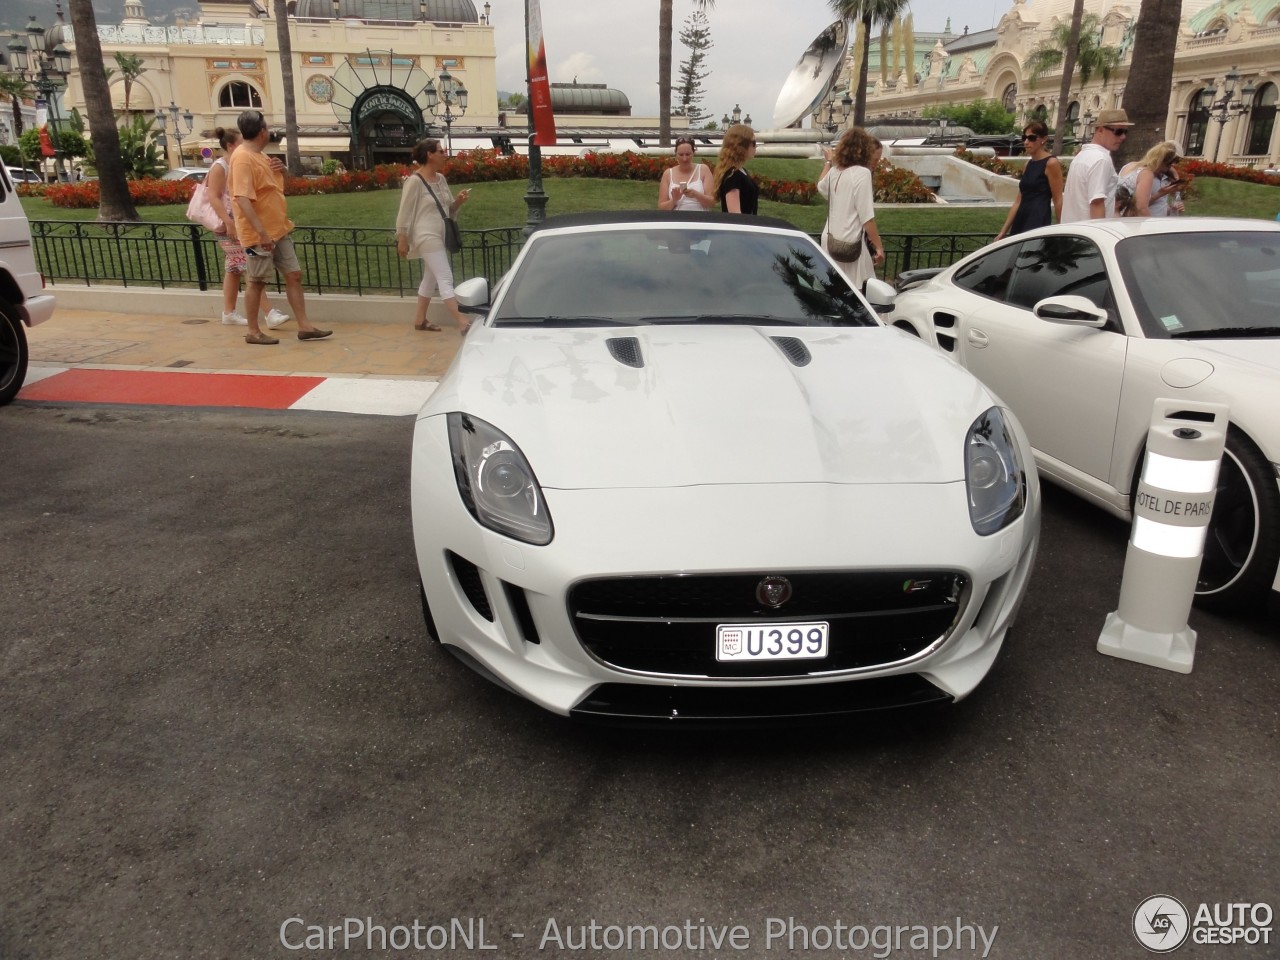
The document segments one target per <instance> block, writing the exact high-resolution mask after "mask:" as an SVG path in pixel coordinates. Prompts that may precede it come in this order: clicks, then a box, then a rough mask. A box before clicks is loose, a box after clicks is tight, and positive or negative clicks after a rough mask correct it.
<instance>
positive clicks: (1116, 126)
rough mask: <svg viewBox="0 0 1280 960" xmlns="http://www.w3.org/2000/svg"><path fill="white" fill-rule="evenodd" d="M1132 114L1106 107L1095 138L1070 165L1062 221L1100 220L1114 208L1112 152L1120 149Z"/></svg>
mask: <svg viewBox="0 0 1280 960" xmlns="http://www.w3.org/2000/svg"><path fill="white" fill-rule="evenodd" d="M1132 126H1133V124H1132V123H1130V122H1129V115H1128V114H1126V113H1125V112H1124V111H1123V110H1103V111H1102V112H1101V113H1099V114H1098V123H1097V126H1095V127H1094V128H1093V140H1092V141H1091V142H1089V143H1086V144H1085V145H1084V146H1083V147H1081V148H1080V152H1079V153H1077V154H1076V155H1075V156H1074V157H1072V159H1071V166H1070V167H1068V168H1067V186H1066V188H1065V189H1064V190H1063V191H1062V218H1061V222H1062V223H1074V222H1076V221H1078V220H1101V219H1102V218H1103V217H1106V216H1109V215H1110V213H1111V211H1112V210H1113V209H1114V208H1115V194H1116V183H1117V182H1118V180H1119V178H1118V177H1117V176H1116V165H1115V161H1113V160H1112V159H1111V154H1112V153H1114V152H1115V151H1116V150H1119V149H1120V145H1121V144H1123V143H1124V141H1125V137H1126V136H1128V134H1129V129H1130V128H1131V127H1132Z"/></svg>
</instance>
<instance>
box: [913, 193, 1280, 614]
mask: <svg viewBox="0 0 1280 960" xmlns="http://www.w3.org/2000/svg"><path fill="white" fill-rule="evenodd" d="M929 274H935V275H932V276H929ZM912 284H915V285H914V286H912ZM899 286H900V287H906V288H907V289H905V292H902V293H900V294H899V295H898V298H897V302H896V307H895V310H894V313H893V316H892V318H891V319H892V322H894V323H895V324H896V325H898V326H900V327H903V328H905V329H910V330H912V331H914V332H916V333H918V334H919V335H920V336H923V337H924V338H926V339H927V340H928V341H929V342H930V343H933V344H934V345H936V346H937V347H938V348H940V349H941V350H942V351H944V352H945V353H947V354H948V355H950V356H952V357H954V358H955V359H956V360H958V361H959V362H960V363H962V364H964V366H966V367H967V368H968V369H969V370H970V371H972V372H973V373H975V374H977V376H978V378H979V379H980V380H982V382H983V383H985V384H986V385H987V386H988V387H990V388H991V389H992V390H993V391H994V392H995V393H996V395H998V396H999V397H1000V398H1001V399H1002V400H1003V401H1004V402H1006V403H1007V404H1008V405H1009V407H1010V408H1011V409H1012V410H1013V411H1014V413H1016V414H1017V415H1018V418H1019V419H1020V420H1021V421H1022V423H1023V425H1024V426H1025V427H1026V430H1027V434H1028V435H1029V436H1030V437H1031V443H1032V445H1033V446H1034V447H1035V450H1036V462H1037V464H1038V465H1039V467H1040V471H1041V473H1042V474H1044V475H1045V476H1046V477H1048V478H1049V479H1051V480H1054V481H1056V482H1058V483H1060V484H1062V485H1063V486H1065V487H1066V488H1067V489H1068V490H1071V491H1072V492H1073V493H1076V494H1079V495H1081V496H1083V497H1085V498H1087V499H1089V500H1091V501H1093V502H1094V503H1097V504H1099V505H1100V506H1102V507H1104V508H1105V509H1107V510H1109V511H1111V512H1112V513H1114V514H1116V515H1117V516H1120V517H1124V518H1126V519H1127V518H1129V517H1130V516H1131V514H1130V502H1131V497H1132V495H1133V492H1134V490H1135V488H1136V484H1137V477H1138V475H1139V473H1140V471H1141V467H1142V458H1143V449H1144V446H1145V442H1146V438H1147V433H1148V429H1149V426H1150V423H1151V416H1152V410H1153V406H1154V404H1155V401H1156V400H1157V399H1160V398H1175V399H1176V398H1185V399H1186V400H1187V401H1212V402H1215V403H1225V404H1227V405H1228V406H1229V408H1230V414H1229V415H1230V420H1231V429H1230V432H1229V435H1228V438H1227V449H1226V454H1225V456H1224V457H1223V462H1222V468H1221V472H1220V476H1219V482H1218V491H1217V501H1216V505H1215V508H1214V513H1213V519H1212V523H1211V525H1210V529H1209V535H1208V541H1207V543H1206V546H1205V555H1204V560H1203V563H1202V564H1201V569H1200V579H1199V584H1198V587H1197V593H1198V598H1199V600H1200V602H1202V603H1208V604H1210V605H1215V604H1216V605H1218V606H1221V607H1225V608H1231V607H1235V606H1238V605H1241V604H1246V605H1248V604H1254V603H1257V602H1259V601H1262V600H1265V598H1266V597H1267V596H1268V593H1269V591H1271V590H1274V589H1280V575H1278V572H1277V568H1278V567H1280V487H1278V480H1277V473H1278V472H1280V467H1278V466H1277V464H1280V225H1277V224H1275V223H1272V222H1270V221H1263V220H1243V219H1242V220H1226V219H1208V218H1199V217H1163V218H1151V219H1120V220H1101V221H1099V220H1094V221H1088V222H1085V223H1071V224H1065V225H1060V226H1055V227H1045V228H1042V229H1040V230H1035V231H1032V232H1030V233H1026V234H1022V235H1020V236H1015V237H1011V238H1009V239H1007V240H1004V241H1001V242H1000V243H995V244H992V245H990V246H988V247H985V248H983V249H982V250H980V251H978V252H976V253H974V254H971V255H970V256H968V257H966V258H965V259H963V260H961V261H960V262H958V263H956V264H955V265H953V266H951V267H949V268H947V269H945V270H942V271H940V272H939V271H916V272H915V273H914V274H907V275H904V277H902V278H900V279H899Z"/></svg>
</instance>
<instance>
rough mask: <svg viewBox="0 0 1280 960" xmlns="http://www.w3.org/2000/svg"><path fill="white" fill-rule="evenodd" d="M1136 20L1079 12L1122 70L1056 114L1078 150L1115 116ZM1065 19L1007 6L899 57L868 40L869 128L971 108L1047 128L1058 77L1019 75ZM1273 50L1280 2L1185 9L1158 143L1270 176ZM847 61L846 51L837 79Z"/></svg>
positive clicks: (919, 36)
mask: <svg viewBox="0 0 1280 960" xmlns="http://www.w3.org/2000/svg"><path fill="white" fill-rule="evenodd" d="M1138 8H1139V2H1138V0H1130V2H1128V3H1126V2H1112V0H1085V11H1086V12H1087V13H1094V14H1097V15H1098V17H1099V18H1100V21H1101V29H1102V35H1101V37H1100V40H1101V42H1102V44H1104V45H1106V46H1111V47H1116V48H1118V49H1119V50H1120V51H1121V53H1122V54H1123V60H1122V62H1121V65H1120V68H1119V69H1118V70H1117V71H1116V72H1115V73H1114V74H1113V75H1112V76H1111V78H1110V80H1109V81H1108V82H1107V83H1106V84H1104V83H1103V82H1102V78H1101V77H1100V76H1097V75H1094V76H1092V77H1090V80H1089V83H1088V84H1087V85H1085V86H1083V87H1080V86H1079V85H1077V86H1075V87H1073V88H1072V92H1071V96H1070V99H1069V101H1068V102H1067V104H1066V105H1065V108H1066V112H1067V118H1068V121H1069V124H1070V129H1071V132H1072V135H1073V136H1074V137H1076V138H1080V139H1087V138H1088V137H1090V136H1092V123H1093V118H1094V117H1096V116H1097V115H1098V112H1099V111H1101V110H1105V109H1108V108H1110V107H1118V106H1124V91H1125V81H1126V80H1127V78H1128V75H1129V67H1130V64H1131V63H1132V57H1133V43H1134V32H1135V27H1136V23H1137V17H1138ZM1071 9H1072V0H1014V3H1013V5H1012V6H1011V7H1009V9H1008V10H1007V11H1006V12H1005V13H1004V15H1003V16H1001V17H1000V20H999V22H998V23H997V24H996V26H995V27H994V28H992V29H990V30H982V31H977V32H970V31H969V28H968V27H965V28H963V32H962V33H960V34H956V33H953V32H952V29H951V22H950V20H948V21H947V24H946V29H945V30H944V31H943V32H941V33H921V32H914V33H913V36H912V42H911V44H909V45H907V44H903V43H902V42H901V41H899V43H898V44H897V45H896V46H892V45H891V43H890V40H891V38H890V37H886V38H885V39H886V42H885V43H884V44H883V45H882V44H881V43H880V41H879V38H873V39H872V43H871V55H870V57H869V59H868V87H867V122H868V123H872V122H873V121H875V120H878V119H879V120H883V119H889V118H892V117H918V116H920V115H921V111H922V110H924V109H925V108H926V107H930V106H935V105H938V104H948V103H969V102H972V101H974V100H997V101H1000V102H1002V103H1003V104H1004V105H1005V107H1006V108H1007V109H1009V110H1011V111H1013V112H1014V113H1015V114H1016V115H1017V117H1018V118H1019V120H1020V121H1021V120H1024V119H1028V118H1029V117H1031V115H1032V114H1033V113H1036V112H1039V111H1044V112H1046V113H1047V114H1048V116H1049V117H1050V118H1051V119H1052V118H1053V117H1055V116H1056V114H1057V109H1058V106H1059V104H1058V91H1059V87H1060V84H1061V74H1060V73H1050V74H1047V75H1046V76H1044V77H1041V78H1040V79H1038V80H1036V81H1034V82H1033V81H1032V80H1031V78H1030V76H1029V75H1028V72H1027V70H1026V67H1025V64H1026V60H1027V57H1028V55H1029V54H1030V53H1031V51H1032V50H1033V49H1035V47H1036V45H1037V44H1038V43H1040V42H1042V41H1044V40H1046V39H1047V38H1049V37H1050V36H1051V35H1052V33H1053V30H1054V27H1055V26H1057V25H1058V24H1062V23H1069V22H1070V19H1071ZM1278 46H1280V0H1183V3H1182V21H1181V26H1180V28H1179V32H1178V46H1177V53H1176V55H1175V59H1174V68H1173V84H1172V88H1171V89H1170V91H1169V105H1168V113H1167V116H1166V120H1165V126H1164V132H1163V135H1164V137H1165V138H1166V139H1171V140H1176V141H1177V142H1178V143H1180V144H1182V146H1183V149H1184V151H1185V152H1186V155H1187V156H1193V157H1203V158H1206V159H1209V160H1214V159H1217V160H1219V161H1221V162H1224V163H1231V164H1235V165H1240V166H1256V167H1276V166H1280V128H1278V127H1277V124H1276V122H1275V118H1276V106H1277V99H1278V98H1277V92H1278V91H1277V84H1278V83H1280V59H1277V55H1276V50H1277V48H1278ZM907 51H909V52H910V56H909V57H908V56H905V55H904V54H905V53H906V52H907ZM857 53H858V47H857V44H856V42H855V43H854V44H851V47H850V56H849V59H848V61H847V63H846V71H845V74H844V76H845V78H846V79H847V77H848V76H850V75H851V74H852V71H853V70H854V68H855V66H856V63H855V60H856V56H857ZM1228 94H1229V95H1228ZM1150 139H1151V141H1152V142H1155V141H1156V140H1158V139H1160V137H1159V136H1157V135H1153V136H1151V137H1150Z"/></svg>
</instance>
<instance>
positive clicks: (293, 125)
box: [272, 0, 302, 177]
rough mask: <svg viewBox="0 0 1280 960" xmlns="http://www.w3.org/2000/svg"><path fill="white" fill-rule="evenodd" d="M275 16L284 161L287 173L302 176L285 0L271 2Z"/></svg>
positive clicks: (287, 12)
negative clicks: (281, 101) (283, 134)
mask: <svg viewBox="0 0 1280 960" xmlns="http://www.w3.org/2000/svg"><path fill="white" fill-rule="evenodd" d="M272 8H273V13H274V15H275V18H276V40H277V41H278V42H279V44H280V89H281V92H282V93H283V95H284V133H285V138H286V142H285V148H284V149H285V161H286V163H287V165H288V167H289V173H291V174H292V175H293V176H295V177H300V176H302V153H301V150H299V148H298V101H297V97H296V95H295V94H294V90H293V40H292V38H291V37H290V36H289V11H288V7H287V4H286V0H275V2H274V3H273V4H272Z"/></svg>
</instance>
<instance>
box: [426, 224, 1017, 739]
mask: <svg viewBox="0 0 1280 960" xmlns="http://www.w3.org/2000/svg"><path fill="white" fill-rule="evenodd" d="M892 293H893V291H892V289H891V288H889V287H887V285H885V284H877V285H876V286H874V287H873V288H872V295H873V296H876V297H880V298H883V300H884V301H885V302H886V303H888V302H890V301H891V300H892ZM458 298H459V301H460V303H462V304H464V305H466V306H468V307H469V308H470V309H471V310H472V311H473V312H478V313H482V314H483V318H482V319H477V321H476V322H475V323H474V324H473V326H472V329H471V331H470V332H469V333H468V335H467V338H466V340H465V342H464V344H463V346H462V348H461V349H460V351H459V353H458V355H457V357H456V359H455V361H454V363H453V365H452V366H451V367H450V368H449V371H448V373H447V374H446V375H445V377H444V378H443V379H442V380H441V382H440V385H439V387H438V389H437V390H436V392H435V393H434V394H433V395H432V396H431V398H430V399H429V400H428V401H427V403H426V405H425V406H424V407H423V409H422V411H421V413H420V414H419V417H418V420H417V424H416V429H415V433H414V440H413V463H412V505H413V532H414V540H415V545H416V552H417V560H418V569H419V573H420V575H421V581H422V599H423V611H424V614H425V616H426V620H427V626H428V629H429V631H430V632H431V633H432V634H433V635H434V636H435V637H436V638H437V639H439V640H440V641H441V642H442V643H443V644H444V645H445V646H446V647H447V648H448V649H449V650H450V651H451V652H454V653H456V654H457V655H459V656H460V657H461V658H462V659H463V660H465V661H466V662H467V663H469V664H470V665H471V666H473V667H475V668H476V669H477V670H478V671H480V672H481V673H483V674H484V675H486V676H488V677H489V678H491V679H493V680H495V681H496V682H498V683H500V684H502V685H503V686H505V687H507V688H509V689H511V690H513V691H515V692H516V693H518V694H521V695H523V696H525V697H528V698H529V699H531V700H533V701H535V702H536V703H538V704H540V705H542V706H543V707H545V708H547V709H549V710H552V711H555V712H557V713H560V714H568V715H573V716H577V717H583V718H593V719H598V720H612V721H620V722H639V721H651V720H657V719H662V720H668V719H679V720H690V721H719V720H727V719H743V718H751V719H764V720H772V719H782V718H815V717H824V716H832V715H839V714H845V713H853V712H857V711H861V710H868V709H873V708H881V707H896V706H902V705H912V704H928V703H935V702H947V701H951V700H958V699H960V698H962V697H964V696H966V695H968V694H969V693H970V692H971V691H972V690H973V689H974V688H975V687H976V686H977V684H978V683H979V682H980V681H981V680H982V678H983V677H984V676H985V675H986V674H987V672H988V670H989V669H990V668H991V666H992V663H993V662H994V660H995V658H996V655H997V653H998V652H999V650H1000V647H1001V644H1002V643H1003V641H1004V639H1005V635H1006V633H1007V631H1008V629H1009V626H1010V623H1011V622H1012V620H1013V617H1014V614H1015V612H1016V610H1017V608H1018V605H1019V602H1020V600H1021V598H1022V595H1023V592H1024V590H1025V589H1026V585H1027V580H1028V577H1029V574H1030V571H1031V566H1032V561H1033V558H1034V555H1035V550H1036V545H1037V542H1038V537H1039V528H1040V494H1039V486H1038V481H1037V478H1036V473H1035V467H1034V464H1033V462H1032V454H1031V449H1030V446H1029V445H1028V443H1027V441H1026V438H1025V436H1024V435H1023V432H1022V429H1021V428H1020V427H1019V425H1018V424H1017V421H1016V420H1015V419H1014V417H1013V416H1012V415H1011V414H1010V413H1009V412H1008V410H1006V409H1004V408H1003V407H1002V406H1001V405H1000V404H999V403H998V402H997V401H996V400H995V399H994V398H993V396H992V395H991V393H990V392H988V390H987V389H986V388H984V387H983V386H982V385H981V384H980V383H979V382H978V381H977V380H976V379H975V378H974V377H973V376H972V375H971V374H969V373H968V372H966V371H965V370H963V369H962V368H961V367H959V366H958V365H957V364H955V363H954V362H952V361H951V360H950V359H949V358H946V357H944V356H942V355H941V354H939V353H938V352H937V351H935V350H932V349H930V348H929V347H928V346H927V345H925V344H923V343H921V342H920V341H919V340H917V339H915V338H913V337H909V336H906V335H904V334H902V333H900V332H899V331H896V330H893V329H891V328H888V327H886V326H884V325H883V324H882V323H881V321H880V320H879V318H878V317H877V316H876V314H875V312H874V311H873V310H872V309H871V308H869V307H868V305H867V302H866V301H865V300H863V299H862V298H861V297H860V296H859V295H858V294H857V293H855V292H854V291H853V290H851V289H850V288H849V286H848V285H847V284H846V283H845V281H844V278H843V276H842V275H841V274H840V273H839V272H838V270H836V269H835V265H834V264H833V263H832V262H831V261H830V260H829V259H827V257H826V255H825V254H824V253H823V252H822V251H821V250H820V249H819V247H818V246H817V245H816V244H815V243H814V242H813V241H812V240H811V239H810V238H809V237H808V236H806V235H805V234H803V233H800V232H799V231H796V230H794V229H792V228H791V227H790V226H789V225H787V224H785V223H782V222H780V221H770V220H763V219H757V218H753V217H726V216H722V215H719V214H697V213H693V214H686V213H679V214H673V213H658V212H653V213H634V214H631V213H628V214H600V215H580V216H569V217H559V218H555V219H552V220H548V221H546V223H545V224H544V225H543V226H542V227H541V228H540V229H538V230H537V231H536V232H535V233H534V234H533V235H532V236H531V237H530V238H529V240H528V242H527V243H526V244H525V247H524V249H523V251H522V252H521V254H520V256H519V257H518V259H517V260H516V262H515V263H514V265H513V266H512V268H511V271H510V272H509V273H508V274H507V276H506V277H505V278H504V279H503V280H502V281H501V282H500V283H499V284H498V285H497V287H496V289H495V291H494V293H493V296H492V302H489V301H490V294H489V289H488V286H487V284H486V282H485V281H484V280H483V279H475V280H469V281H467V282H466V283H463V284H460V285H459V288H458Z"/></svg>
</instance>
